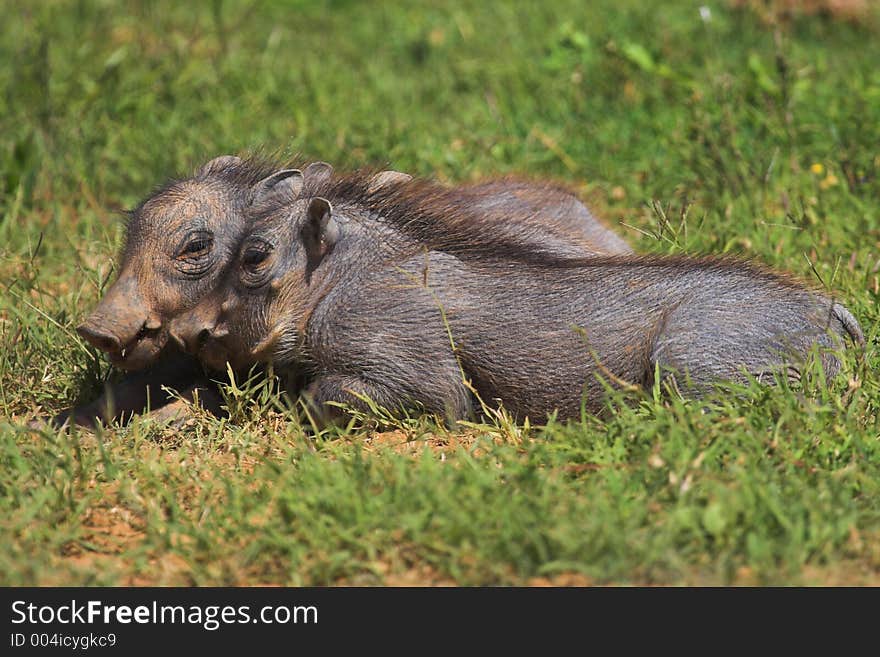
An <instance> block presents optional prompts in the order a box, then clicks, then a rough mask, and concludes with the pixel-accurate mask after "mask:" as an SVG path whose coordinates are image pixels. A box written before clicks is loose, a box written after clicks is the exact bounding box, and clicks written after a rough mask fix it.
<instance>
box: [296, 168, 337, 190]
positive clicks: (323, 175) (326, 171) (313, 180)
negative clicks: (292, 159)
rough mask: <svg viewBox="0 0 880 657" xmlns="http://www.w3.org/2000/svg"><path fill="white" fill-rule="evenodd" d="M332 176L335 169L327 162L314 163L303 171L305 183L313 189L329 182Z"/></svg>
mask: <svg viewBox="0 0 880 657" xmlns="http://www.w3.org/2000/svg"><path fill="white" fill-rule="evenodd" d="M332 175H333V167H332V166H330V165H329V164H327V163H326V162H312V163H311V164H310V165H308V166H307V167H306V168H305V169H304V170H303V176H305V179H306V180H305V182H306V184H307V185H308V186H309V187H310V188H312V189H314V188H315V186H317V185H320V184H322V183H324V182H326V181H327V180H329V179H330V176H332Z"/></svg>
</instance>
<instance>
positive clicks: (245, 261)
mask: <svg viewBox="0 0 880 657" xmlns="http://www.w3.org/2000/svg"><path fill="white" fill-rule="evenodd" d="M268 257H269V252H268V251H264V250H262V249H248V250H247V251H245V252H244V254H243V255H242V256H241V264H242V265H243V266H245V267H257V266H258V265H260V264H262V263H264V262H265V261H266V258H268Z"/></svg>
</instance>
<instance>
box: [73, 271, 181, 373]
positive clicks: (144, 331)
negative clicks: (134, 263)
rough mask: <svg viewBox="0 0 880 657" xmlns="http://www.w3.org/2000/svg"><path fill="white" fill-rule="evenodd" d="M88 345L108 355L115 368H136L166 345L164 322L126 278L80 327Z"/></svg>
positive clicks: (118, 282) (134, 284) (120, 281)
mask: <svg viewBox="0 0 880 657" xmlns="http://www.w3.org/2000/svg"><path fill="white" fill-rule="evenodd" d="M76 330H77V333H79V334H80V335H81V336H82V337H83V339H84V340H86V342H88V343H89V344H91V345H92V346H93V347H96V348H97V349H100V350H101V351H104V352H106V353H107V354H108V355H109V356H110V360H111V362H112V363H113V364H114V365H117V366H119V367H123V368H125V369H137V368H139V367H141V366H142V365H143V364H145V363H147V362H149V359H151V358H153V356H155V354H157V353H158V351H159V350H161V348H162V347H163V346H164V345H165V342H166V340H167V335H166V332H165V331H163V330H162V321H161V320H160V319H159V318H158V317H157V316H156V315H155V314H153V313H151V312H150V311H149V309H148V308H147V307H146V303H145V302H144V301H143V300H142V298H141V296H140V294H139V293H138V289H137V284H136V282H135V280H134V278H133V277H130V276H123V277H120V279H119V280H118V281H117V282H116V283H115V284H114V285H113V286H112V287H111V288H110V290H109V291H108V292H107V294H106V295H105V296H104V298H103V299H101V302H100V303H99V304H98V307H97V308H95V310H94V312H92V314H91V315H89V316H88V317H87V318H86V320H85V321H84V322H83V323H82V324H81V325H80V326H78V327H77V329H76Z"/></svg>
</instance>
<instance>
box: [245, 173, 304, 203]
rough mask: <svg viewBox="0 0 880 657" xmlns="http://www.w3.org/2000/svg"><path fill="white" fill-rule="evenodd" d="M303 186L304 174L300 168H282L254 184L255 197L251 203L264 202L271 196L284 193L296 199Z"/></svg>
mask: <svg viewBox="0 0 880 657" xmlns="http://www.w3.org/2000/svg"><path fill="white" fill-rule="evenodd" d="M302 188H303V174H302V171H300V170H299V169H282V170H281V171H276V172H275V173H273V174H272V175H271V176H266V177H265V178H263V179H262V180H261V181H260V182H258V183H257V184H256V185H254V197H253V200H252V201H251V205H257V204H259V203H264V202H266V201H268V200H269V199H271V198H275V197H280V196H282V195H284V196H286V197H287V198H290V199H295V198H296V197H297V196H299V193H300V192H301V191H302Z"/></svg>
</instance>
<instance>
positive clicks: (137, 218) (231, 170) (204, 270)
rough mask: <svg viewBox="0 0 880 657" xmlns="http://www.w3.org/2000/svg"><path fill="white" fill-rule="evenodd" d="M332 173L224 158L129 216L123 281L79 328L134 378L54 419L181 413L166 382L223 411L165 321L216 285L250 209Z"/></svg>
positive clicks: (324, 167)
mask: <svg viewBox="0 0 880 657" xmlns="http://www.w3.org/2000/svg"><path fill="white" fill-rule="evenodd" d="M331 171H332V169H331V167H330V165H328V164H326V163H323V162H315V163H312V164H310V165H309V166H308V167H306V169H305V173H304V174H303V173H300V171H299V170H297V169H280V170H278V169H277V167H276V166H270V165H268V164H262V163H260V162H257V161H244V160H242V159H240V158H238V157H235V156H222V157H218V158H214V159H213V160H211V161H210V162H208V163H207V164H206V165H204V166H203V167H202V168H201V169H200V170H199V172H198V173H197V174H196V175H195V176H193V177H192V178H189V179H186V180H182V181H178V182H175V183H173V184H171V185H168V186H166V187H165V188H163V189H162V190H160V191H159V192H157V193H155V194H154V195H153V196H151V197H150V198H149V199H147V200H146V201H145V202H144V203H142V204H141V205H140V206H139V207H138V208H137V209H136V210H135V211H134V212H132V213H131V217H130V222H129V226H128V234H127V237H126V244H125V248H124V250H123V253H122V257H121V263H120V275H119V277H118V279H117V280H116V282H115V283H114V284H113V285H112V286H111V287H110V289H109V290H108V291H107V293H106V295H105V296H104V298H102V299H101V301H100V303H99V304H98V306H97V308H95V310H94V311H93V312H92V313H91V315H89V317H87V318H86V320H85V321H84V322H83V323H82V325H81V326H79V327H78V331H79V333H80V335H82V337H83V338H85V339H86V340H87V341H88V342H89V343H90V344H92V345H93V346H95V347H97V348H99V349H101V350H102V351H105V352H106V353H107V354H108V356H109V358H110V360H111V362H112V363H113V364H114V365H116V366H117V367H119V368H121V369H125V370H129V371H133V373H132V374H130V375H128V376H127V377H125V378H123V379H122V380H121V381H120V382H119V383H117V384H115V385H112V386H108V387H107V388H106V389H105V391H104V394H102V395H101V396H100V397H99V398H98V399H96V400H94V401H92V402H91V403H89V404H86V405H83V406H79V407H77V408H72V409H69V410H67V411H64V412H62V413H60V414H59V415H57V416H56V417H55V418H53V420H52V423H53V424H55V425H56V426H61V425H62V424H64V423H66V422H75V423H76V424H81V425H92V424H95V423H104V422H109V421H111V420H113V419H121V418H125V417H129V416H130V415H131V414H133V413H140V412H142V411H143V410H144V409H146V408H148V407H149V408H152V409H156V408H158V407H160V406H161V407H163V409H162V413H161V414H158V415H165V416H170V415H172V414H174V413H178V412H182V411H184V410H185V409H184V408H183V407H182V403H181V402H180V400H176V401H173V402H172V403H169V401H171V398H170V397H169V395H168V394H167V392H165V391H164V389H163V386H171V387H173V388H174V389H176V390H178V392H179V393H180V394H181V397H182V398H183V399H184V400H194V399H198V400H199V402H200V403H201V404H202V405H203V406H205V407H206V408H208V409H210V410H212V411H213V412H219V410H220V402H219V395H218V394H217V392H216V390H215V388H216V386H215V385H214V384H213V383H212V382H210V381H209V380H208V379H207V377H205V376H204V374H203V367H202V366H201V365H198V364H197V363H195V362H194V361H192V359H190V358H188V357H186V356H185V355H184V354H183V353H182V351H184V350H186V349H187V345H186V343H185V342H184V341H183V340H182V339H181V337H180V336H178V335H176V334H175V333H174V332H173V330H172V329H171V325H170V320H171V319H172V318H174V317H175V316H177V315H179V314H180V313H184V312H186V311H188V310H190V309H192V308H193V307H194V306H196V305H197V304H198V303H199V302H200V301H201V300H202V299H203V297H204V296H205V295H206V294H208V293H209V292H210V291H211V290H213V289H214V288H215V287H216V286H217V284H218V281H219V280H221V278H222V276H223V273H224V271H225V270H226V269H228V267H229V264H230V261H231V260H232V258H233V257H234V256H235V255H236V253H237V252H238V245H239V242H240V240H241V238H242V236H243V235H244V234H245V233H246V228H247V226H246V221H247V216H246V211H247V210H248V209H250V208H253V207H259V206H260V205H261V204H263V203H271V202H272V201H273V199H274V198H275V197H276V196H277V195H279V194H284V195H288V196H293V197H295V196H296V195H297V194H298V193H299V190H300V189H301V188H302V185H303V184H304V181H305V180H308V179H311V180H312V181H313V182H317V181H320V180H323V179H326V178H327V177H329V175H330V173H331ZM153 415H157V413H156V412H154V413H153ZM40 422H41V421H37V422H36V423H35V424H39V423H40Z"/></svg>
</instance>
